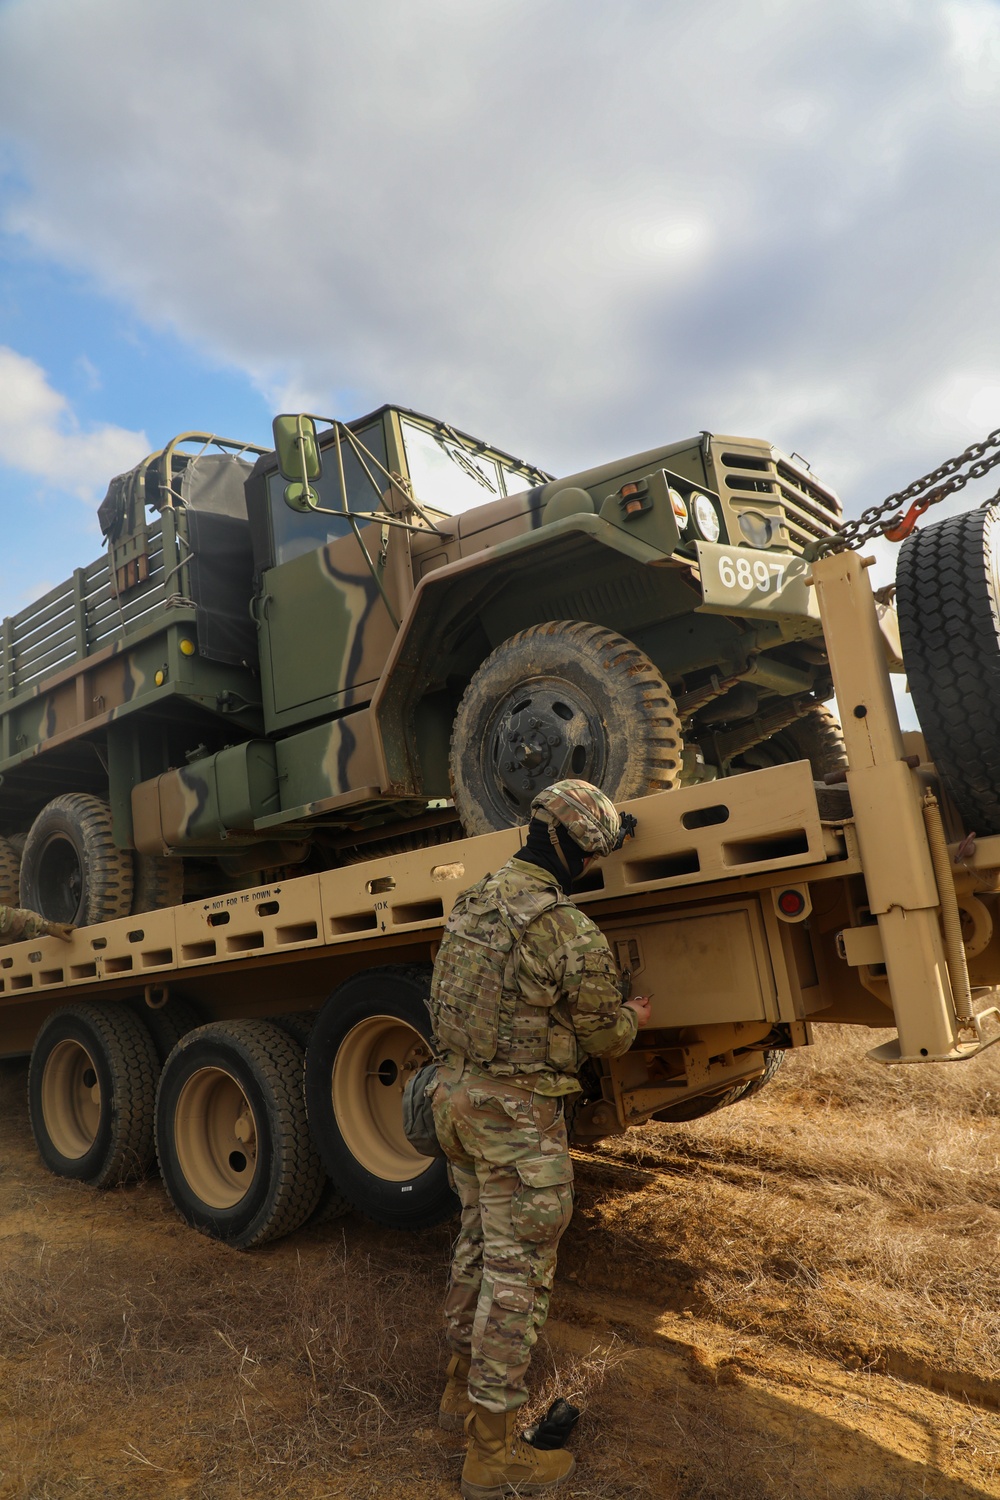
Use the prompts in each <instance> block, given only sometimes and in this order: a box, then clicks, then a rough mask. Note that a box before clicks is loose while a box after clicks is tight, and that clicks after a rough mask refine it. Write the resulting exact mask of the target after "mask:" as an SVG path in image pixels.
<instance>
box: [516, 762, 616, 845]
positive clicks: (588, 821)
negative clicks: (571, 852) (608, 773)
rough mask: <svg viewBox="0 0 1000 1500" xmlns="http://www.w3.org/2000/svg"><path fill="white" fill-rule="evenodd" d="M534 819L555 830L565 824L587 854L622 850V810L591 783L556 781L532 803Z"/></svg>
mask: <svg viewBox="0 0 1000 1500" xmlns="http://www.w3.org/2000/svg"><path fill="white" fill-rule="evenodd" d="M531 816H532V817H533V818H537V819H538V821H539V822H540V823H548V825H549V827H550V828H551V827H552V826H553V825H554V824H556V823H561V824H562V826H563V827H564V828H565V830H566V832H567V833H568V834H569V836H570V838H571V839H572V840H573V842H574V843H576V844H579V846H580V848H581V849H582V850H583V851H584V852H585V853H586V854H601V855H603V854H610V853H611V851H612V849H617V848H619V847H620V841H619V834H620V832H621V823H622V820H621V818H620V817H619V816H618V809H617V808H616V807H615V804H614V803H613V802H612V801H611V798H610V797H606V796H605V795H604V793H603V792H602V791H600V790H599V789H598V788H597V787H596V786H591V784H590V782H589V781H572V780H570V781H556V782H554V783H553V784H552V786H548V787H546V788H545V790H544V791H542V792H539V793H538V796H537V797H536V798H535V800H534V801H533V802H532V804H531Z"/></svg>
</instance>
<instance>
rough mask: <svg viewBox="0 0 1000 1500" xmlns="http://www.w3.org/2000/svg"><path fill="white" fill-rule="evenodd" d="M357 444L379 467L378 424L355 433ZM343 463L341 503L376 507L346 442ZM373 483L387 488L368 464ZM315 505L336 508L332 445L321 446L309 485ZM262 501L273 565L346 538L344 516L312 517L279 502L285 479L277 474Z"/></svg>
mask: <svg viewBox="0 0 1000 1500" xmlns="http://www.w3.org/2000/svg"><path fill="white" fill-rule="evenodd" d="M357 439H358V442H359V443H360V444H361V445H362V447H364V448H366V449H367V450H368V452H369V453H371V454H372V455H373V456H374V457H375V458H376V459H377V460H378V462H379V463H380V464H382V465H383V467H384V466H385V464H386V452H385V434H384V432H383V429H382V423H381V422H375V423H373V424H372V426H371V427H365V428H363V429H362V431H360V432H359V433H357ZM341 452H342V454H343V459H344V482H345V483H346V485H347V501H348V504H349V505H350V508H351V510H362V511H363V510H375V509H377V507H378V505H379V494H378V493H376V491H375V490H374V489H373V488H372V486H371V484H370V483H369V482H368V478H367V475H366V474H365V472H364V470H363V469H362V467H361V464H360V462H359V461H358V458H357V455H356V454H355V452H354V450H353V448H351V446H350V445H349V444H348V443H346V442H345V443H343V444H342V445H341ZM368 467H369V469H370V470H371V474H372V477H373V478H374V480H375V483H376V484H379V483H380V482H381V483H384V484H386V485H387V484H388V481H387V480H385V478H384V476H383V475H382V473H381V471H380V470H379V469H378V468H376V466H375V465H374V464H372V463H369V464H368ZM313 488H314V489H315V490H316V492H317V494H318V495H319V503H320V505H321V506H323V508H324V509H325V510H339V509H340V507H341V503H342V502H341V498H340V481H339V479H338V477H337V460H336V457H335V455H334V452H333V449H332V447H326V446H324V448H323V473H322V474H321V476H320V477H319V479H317V480H316V481H315V482H314V485H313ZM268 500H269V502H270V511H271V532H272V535H273V537H274V560H275V562H276V563H285V562H290V561H291V560H292V558H293V557H301V556H302V554H303V553H304V552H315V550H316V548H317V547H324V546H325V545H326V543H327V542H334V541H336V540H337V538H338V537H341V536H346V535H347V533H348V532H349V531H350V529H351V523H350V522H349V521H348V519H347V517H346V516H345V517H344V519H343V520H341V518H340V517H339V516H317V515H310V514H309V513H308V512H305V513H301V512H299V511H295V510H291V509H290V508H289V507H288V506H287V505H286V504H285V480H284V479H282V477H281V475H280V474H271V475H270V476H269V478H268Z"/></svg>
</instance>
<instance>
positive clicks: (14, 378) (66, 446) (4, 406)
mask: <svg viewBox="0 0 1000 1500" xmlns="http://www.w3.org/2000/svg"><path fill="white" fill-rule="evenodd" d="M148 452H149V442H148V440H147V438H146V435H145V433H143V432H128V431H126V430H125V428H123V427H113V426H110V425H108V424H107V423H104V424H101V425H100V426H97V427H94V428H93V429H91V430H90V431H84V430H81V428H80V425H79V423H78V422H77V420H76V418H75V417H74V415H73V412H72V410H71V408H70V404H69V402H68V401H67V399H66V397H65V396H63V395H61V394H60V393H59V392H58V391H56V390H53V388H52V386H51V385H50V384H49V382H48V380H47V378H46V375H45V371H44V370H43V369H42V368H41V367H40V366H39V365H37V364H36V363H35V362H34V360H31V359H26V358H25V356H24V355H23V354H18V353H17V352H16V351H15V350H13V349H8V348H6V347H5V346H3V345H0V463H2V464H6V465H8V466H9V467H10V468H12V469H17V470H19V471H20V472H21V473H23V474H30V475H31V476H33V477H34V478H36V479H40V480H42V481H43V482H44V483H45V484H49V485H53V486H57V487H58V488H60V489H64V490H67V491H68V492H69V493H71V494H75V495H78V496H79V497H80V498H81V499H83V500H92V499H94V498H95V497H99V496H100V495H103V493H104V489H105V487H106V485H107V482H108V479H109V477H110V476H111V475H112V474H118V473H121V472H122V471H123V470H125V469H127V468H130V467H131V466H132V465H133V464H135V463H138V461H139V459H141V458H143V457H144V456H145V454H146V453H148Z"/></svg>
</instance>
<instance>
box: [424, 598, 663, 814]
mask: <svg viewBox="0 0 1000 1500" xmlns="http://www.w3.org/2000/svg"><path fill="white" fill-rule="evenodd" d="M680 769H681V730H680V721H679V719H678V717H677V710H676V708H675V706H674V700H673V698H672V697H671V695H670V689H669V688H668V687H667V685H666V683H665V682H664V680H663V678H662V677H661V676H660V673H659V672H658V670H657V669H656V667H655V666H654V665H653V663H652V662H651V661H650V660H649V657H648V656H646V655H644V653H643V652H642V651H640V650H639V648H638V646H634V645H633V644H632V642H631V641H627V640H625V638H624V636H620V635H617V634H616V633H615V632H614V631H613V630H606V629H605V628H604V627H603V626H602V625H588V624H586V623H584V622H582V621H579V620H555V621H552V622H549V623H547V624H544V625H533V626H531V628H530V629H528V630H522V631H521V632H520V633H519V634H518V635H514V636H511V638H510V640H508V641H504V643H503V645H502V646H498V647H497V649H496V650H495V651H494V652H493V654H492V656H488V657H487V658H486V660H485V661H484V662H483V664H482V666H481V667H480V668H479V670H478V671H477V672H476V673H475V675H474V677H473V678H472V681H471V682H470V683H469V686H468V688H467V689H466V692H465V695H464V697H463V698H462V701H461V703H460V705H459V709H458V713H457V714H456V716H455V723H454V726H453V729H452V736H451V754H450V761H449V773H450V776H451V788H452V796H453V797H454V799H455V808H456V811H457V812H458V815H459V817H460V819H461V821H462V825H463V827H464V829H465V831H466V833H467V834H477V833H491V832H493V831H494V830H495V829H498V828H510V827H513V826H514V825H516V824H519V823H526V822H527V821H528V816H529V811H528V810H529V807H530V805H531V801H532V799H533V798H534V797H535V796H536V795H537V793H538V792H540V791H542V789H543V788H544V787H546V786H549V785H550V784H551V783H552V782H553V781H558V780H560V778H562V777H564V776H579V777H582V778H583V779H584V780H586V781H591V782H593V783H594V784H595V785H596V786H599V787H601V789H602V790H603V791H605V792H606V793H607V794H608V796H609V797H611V798H612V799H613V800H614V801H616V802H619V801H623V800H624V799H626V798H629V797H642V796H645V795H646V794H648V793H650V792H663V791H669V790H670V789H671V788H672V787H674V786H676V785H677V782H678V779H679V776H680Z"/></svg>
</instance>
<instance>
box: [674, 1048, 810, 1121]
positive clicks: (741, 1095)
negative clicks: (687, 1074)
mask: <svg viewBox="0 0 1000 1500" xmlns="http://www.w3.org/2000/svg"><path fill="white" fill-rule="evenodd" d="M784 1060H785V1054H784V1051H783V1050H782V1049H781V1048H780V1047H776V1048H769V1049H768V1050H767V1051H766V1052H765V1053H764V1071H763V1073H761V1074H759V1075H758V1076H757V1077H756V1078H751V1079H750V1081H749V1082H748V1083H737V1084H734V1085H733V1087H732V1088H731V1089H725V1090H724V1092H723V1093H721V1094H701V1095H699V1097H698V1098H697V1099H679V1100H678V1101H677V1103H676V1104H669V1105H668V1106H667V1108H666V1109H660V1110H657V1112H656V1114H655V1115H653V1117H652V1118H653V1119H654V1120H662V1121H665V1122H666V1123H667V1124H668V1125H683V1124H684V1123H685V1122H686V1121H688V1120H702V1119H704V1117H705V1116H706V1115H714V1114H715V1111H716V1110H717V1109H728V1107H729V1105H730V1104H739V1103H740V1102H741V1101H742V1100H744V1099H751V1098H752V1097H753V1095H754V1094H759V1093H760V1091H761V1089H762V1088H763V1087H764V1085H765V1084H767V1083H770V1082H771V1079H772V1078H773V1077H774V1075H775V1073H777V1071H778V1069H779V1068H780V1067H781V1064H782V1063H783V1062H784Z"/></svg>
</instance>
